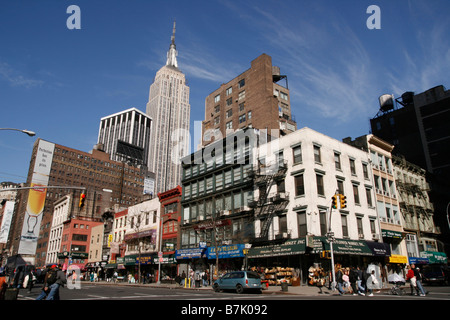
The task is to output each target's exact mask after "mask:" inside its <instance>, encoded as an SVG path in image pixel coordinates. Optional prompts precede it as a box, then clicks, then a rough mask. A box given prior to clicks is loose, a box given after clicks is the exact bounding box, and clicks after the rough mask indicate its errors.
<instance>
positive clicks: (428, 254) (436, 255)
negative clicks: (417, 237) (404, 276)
mask: <svg viewBox="0 0 450 320" xmlns="http://www.w3.org/2000/svg"><path fill="white" fill-rule="evenodd" d="M420 256H421V257H422V258H427V259H428V262H429V263H442V264H447V260H448V259H447V255H446V254H445V253H444V252H436V251H422V252H421V253H420Z"/></svg>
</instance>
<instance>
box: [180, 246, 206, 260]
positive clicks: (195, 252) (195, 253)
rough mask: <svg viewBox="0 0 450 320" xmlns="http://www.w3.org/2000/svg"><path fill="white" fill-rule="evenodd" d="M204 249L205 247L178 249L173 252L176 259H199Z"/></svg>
mask: <svg viewBox="0 0 450 320" xmlns="http://www.w3.org/2000/svg"><path fill="white" fill-rule="evenodd" d="M205 251H206V249H205V248H191V249H179V250H177V251H176V252H175V258H176V259H177V260H183V259H200V258H202V257H203V255H204V253H205Z"/></svg>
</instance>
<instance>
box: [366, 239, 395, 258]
mask: <svg viewBox="0 0 450 320" xmlns="http://www.w3.org/2000/svg"><path fill="white" fill-rule="evenodd" d="M366 244H367V246H368V247H369V248H370V250H371V251H372V253H373V255H374V256H376V257H383V256H390V255H391V247H390V246H389V244H388V243H383V242H375V241H366Z"/></svg>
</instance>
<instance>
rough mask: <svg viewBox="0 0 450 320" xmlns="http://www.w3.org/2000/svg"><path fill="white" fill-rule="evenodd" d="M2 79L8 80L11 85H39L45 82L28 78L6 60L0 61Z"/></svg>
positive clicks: (0, 77) (27, 86)
mask: <svg viewBox="0 0 450 320" xmlns="http://www.w3.org/2000/svg"><path fill="white" fill-rule="evenodd" d="M0 79H4V80H6V81H7V82H8V83H9V84H10V85H11V86H14V87H15V86H19V87H25V88H32V87H39V86H42V85H43V84H44V82H43V81H41V80H35V79H31V78H27V77H25V76H23V75H21V74H20V73H19V72H18V71H17V70H14V69H13V68H11V67H10V66H9V64H7V63H5V62H0Z"/></svg>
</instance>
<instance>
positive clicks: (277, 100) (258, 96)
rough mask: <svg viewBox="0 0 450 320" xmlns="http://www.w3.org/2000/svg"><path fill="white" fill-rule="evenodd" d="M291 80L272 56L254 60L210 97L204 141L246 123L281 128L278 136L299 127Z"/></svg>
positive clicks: (204, 125) (248, 125)
mask: <svg viewBox="0 0 450 320" xmlns="http://www.w3.org/2000/svg"><path fill="white" fill-rule="evenodd" d="M283 81H284V82H285V86H282V85H281V84H282V83H283ZM287 83H288V82H287V76H285V75H281V74H280V68H279V67H276V66H273V65H272V58H271V57H270V56H268V55H267V54H262V55H260V56H259V57H258V58H256V59H255V60H253V61H252V62H251V67H250V69H248V70H246V71H244V72H243V73H241V74H240V75H238V76H237V77H236V78H234V79H232V80H231V81H229V82H227V83H224V84H222V85H221V86H220V88H218V89H216V90H215V91H213V92H212V93H211V94H210V95H208V96H207V97H206V99H205V120H204V121H203V122H202V145H207V144H209V143H210V142H212V141H214V140H218V139H220V137H225V136H226V135H227V132H228V134H229V133H230V132H234V131H236V130H238V129H242V128H245V127H252V128H255V129H268V130H269V131H270V130H271V129H276V130H280V131H279V134H273V135H275V136H279V135H285V134H287V133H291V132H294V131H295V130H297V123H296V122H295V121H294V120H293V118H292V114H291V104H290V94H289V89H288V85H287ZM219 132H220V134H219ZM269 133H270V132H269Z"/></svg>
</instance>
